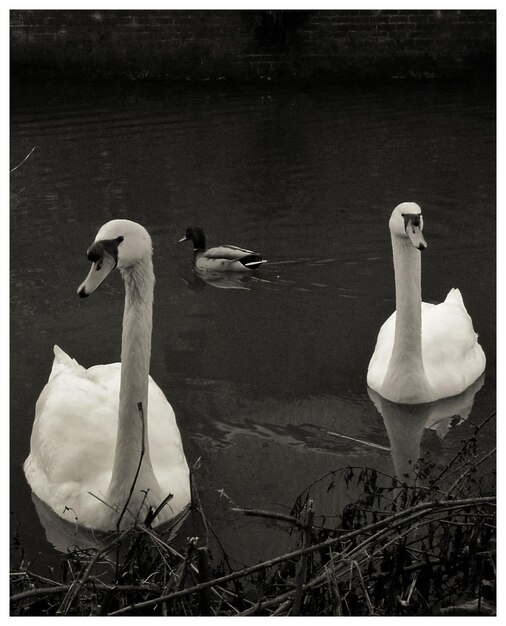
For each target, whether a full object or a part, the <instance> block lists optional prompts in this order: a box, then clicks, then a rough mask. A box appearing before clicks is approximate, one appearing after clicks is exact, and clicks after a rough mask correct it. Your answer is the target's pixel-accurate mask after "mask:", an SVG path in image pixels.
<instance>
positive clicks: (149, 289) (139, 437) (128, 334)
mask: <svg viewBox="0 0 506 626" xmlns="http://www.w3.org/2000/svg"><path fill="white" fill-rule="evenodd" d="M122 274H123V280H124V282H125V310H124V315H123V336H122V348H121V383H120V397H119V414H118V432H117V439H116V452H115V456H114V464H113V471H112V478H111V483H110V485H109V490H108V496H107V501H108V502H109V503H111V504H114V506H116V507H117V508H118V509H121V508H122V507H123V506H124V504H125V502H126V500H127V498H128V495H129V491H130V488H131V485H132V484H133V482H134V480H135V475H136V472H137V470H138V465H139V461H140V459H141V455H142V450H143V447H144V455H143V457H142V458H143V461H142V466H141V470H140V473H139V476H138V478H137V482H136V485H135V489H134V494H133V495H132V496H131V499H130V502H129V509H130V510H132V512H133V513H135V512H136V506H137V508H138V506H139V505H140V500H139V498H140V495H139V494H140V491H141V490H142V489H146V487H147V486H148V485H151V484H152V485H153V486H154V485H156V484H157V483H156V478H155V477H154V473H153V468H152V465H151V460H150V457H149V447H148V432H147V415H148V386H149V362H150V357H151V329H152V312H153V290H154V282H155V280H154V274H153V264H152V260H151V256H148V257H146V258H145V259H143V260H142V261H140V262H138V263H137V264H136V265H134V266H133V267H131V268H127V269H124V270H123V271H122ZM139 403H141V405H142V413H141V412H140V411H139Z"/></svg>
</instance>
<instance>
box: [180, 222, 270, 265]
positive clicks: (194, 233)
mask: <svg viewBox="0 0 506 626" xmlns="http://www.w3.org/2000/svg"><path fill="white" fill-rule="evenodd" d="M183 241H191V242H192V243H193V252H194V264H195V267H197V268H198V269H201V270H211V271H214V272H224V271H225V272H228V271H232V272H245V271H251V270H254V269H255V268H257V267H259V266H260V265H261V264H262V263H266V261H265V260H262V257H261V256H260V255H259V254H258V253H257V252H252V251H251V250H246V249H245V248H238V247H237V246H231V245H221V246H217V247H215V248H207V249H206V236H205V235H204V232H203V231H202V229H201V228H187V229H186V234H185V236H184V237H182V238H181V239H180V240H179V243H181V242H183Z"/></svg>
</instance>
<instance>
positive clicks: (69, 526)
mask: <svg viewBox="0 0 506 626" xmlns="http://www.w3.org/2000/svg"><path fill="white" fill-rule="evenodd" d="M32 502H33V504H34V506H35V510H36V511H37V515H38V517H39V521H40V523H41V526H42V528H44V532H45V534H46V539H47V541H48V542H49V543H50V544H51V545H52V546H53V547H54V548H55V549H56V550H57V551H58V552H62V553H64V554H66V553H67V552H69V551H71V550H73V549H75V548H78V549H80V550H84V549H86V548H96V549H103V548H104V547H105V546H108V545H110V544H111V542H113V541H114V540H115V539H116V538H117V537H118V534H117V532H114V531H111V532H105V531H100V530H94V529H92V528H87V527H86V526H81V525H80V524H78V523H77V520H76V522H75V523H72V522H70V521H69V520H68V519H64V518H63V517H60V515H58V514H57V513H55V511H53V510H52V509H51V508H50V507H49V506H48V505H47V504H46V503H45V502H43V501H42V500H41V499H40V498H37V496H36V495H35V494H34V493H32ZM188 511H189V507H187V508H185V509H184V510H183V511H182V512H181V513H179V515H177V516H176V517H175V518H174V519H172V520H169V521H167V522H166V523H165V524H161V525H160V526H156V533H157V535H161V536H163V537H164V540H165V541H166V542H170V541H172V540H173V539H174V537H175V536H176V534H177V533H178V532H179V530H180V528H181V526H182V524H183V522H184V520H185V519H186V517H187V513H188Z"/></svg>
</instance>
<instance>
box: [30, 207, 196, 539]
mask: <svg viewBox="0 0 506 626" xmlns="http://www.w3.org/2000/svg"><path fill="white" fill-rule="evenodd" d="M87 257H88V259H89V260H90V261H91V262H92V266H91V269H90V272H89V274H88V276H87V277H86V279H85V280H84V282H83V283H82V284H81V285H80V287H79V289H78V295H79V296H80V297H82V298H85V297H87V296H89V295H90V294H92V293H93V292H94V291H95V289H97V287H98V286H99V285H100V284H101V283H102V282H103V280H104V279H105V278H106V277H107V275H108V274H109V273H110V272H112V270H113V269H114V268H115V267H118V269H119V270H120V272H121V274H122V277H123V281H124V284H125V308H124V315H123V335H122V347H121V363H112V364H109V365H96V366H94V367H90V368H89V369H85V368H84V367H82V366H81V365H79V364H78V363H77V362H76V361H75V360H74V359H72V358H70V357H69V356H68V355H67V354H66V353H65V352H64V351H63V350H61V349H60V348H59V347H58V346H55V347H54V361H53V366H52V369H51V373H50V376H49V380H48V382H47V384H46V386H45V387H44V389H43V390H42V392H41V394H40V396H39V398H38V400H37V404H36V409H35V419H34V424H33V429H32V435H31V440H30V454H29V456H28V458H27V459H26V461H25V463H24V471H25V475H26V478H27V481H28V483H29V485H30V487H31V489H32V491H33V493H34V494H35V495H36V496H37V497H38V498H39V499H40V500H42V501H43V502H44V503H45V504H46V505H48V506H49V507H50V508H51V509H52V510H53V511H55V513H57V514H58V515H59V516H61V517H63V518H64V519H67V520H69V521H72V522H76V521H77V524H78V525H80V526H84V527H87V528H92V529H97V530H103V531H110V530H115V529H117V528H123V527H125V526H127V525H128V524H131V523H132V521H133V520H135V519H139V520H140V521H144V520H145V518H146V515H147V514H148V512H149V511H150V510H151V511H156V509H157V508H158V507H159V506H160V505H161V504H162V503H163V501H164V500H165V499H166V498H167V497H168V496H169V494H172V498H171V499H169V500H168V501H167V502H166V504H165V505H164V506H163V507H162V508H161V510H160V511H159V512H158V514H157V516H156V518H155V519H154V521H153V525H154V526H158V525H160V524H163V523H165V522H167V521H169V520H171V519H173V518H175V517H176V516H178V515H179V514H180V513H181V512H182V511H184V509H185V508H186V506H187V504H188V503H189V501H190V485H189V472H188V465H187V462H186V458H185V455H184V451H183V446H182V443H181V437H180V434H179V430H178V427H177V424H176V420H175V415H174V411H173V410H172V408H171V406H170V404H169V403H168V401H167V399H166V398H165V396H164V394H163V392H162V391H161V389H160V388H159V387H158V386H157V385H156V383H155V382H154V381H153V380H152V379H151V377H150V376H149V362H150V353H151V328H152V307H153V289H154V273H153V263H152V245H151V238H150V236H149V234H148V232H147V231H146V229H145V228H144V227H143V226H141V225H140V224H137V223H135V222H132V221H130V220H125V219H118V220H112V221H110V222H107V223H106V224H104V226H102V227H101V228H100V230H99V231H98V234H97V236H96V238H95V241H94V243H93V244H92V245H91V247H90V248H89V249H88V251H87ZM148 405H149V412H148ZM148 416H149V429H148V424H147V422H148ZM143 450H144V453H142V451H143ZM141 459H142V463H141ZM139 465H140V468H139ZM136 474H137V478H136ZM132 486H133V489H132Z"/></svg>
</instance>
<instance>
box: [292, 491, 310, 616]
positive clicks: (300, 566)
mask: <svg viewBox="0 0 506 626" xmlns="http://www.w3.org/2000/svg"><path fill="white" fill-rule="evenodd" d="M313 518H314V508H313V500H309V501H308V503H307V509H306V523H305V525H304V526H305V528H304V536H303V539H302V547H303V548H306V547H307V546H308V545H310V544H311V531H312V527H313ZM308 557H309V554H303V555H302V556H301V557H300V561H299V562H298V563H297V572H296V574H295V596H294V598H293V606H292V612H291V614H292V615H300V608H301V605H302V597H303V593H302V587H303V585H304V583H305V582H306V571H307V561H308Z"/></svg>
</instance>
